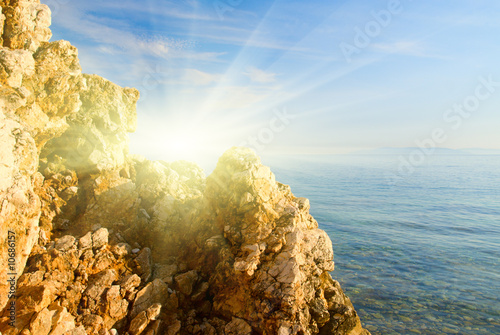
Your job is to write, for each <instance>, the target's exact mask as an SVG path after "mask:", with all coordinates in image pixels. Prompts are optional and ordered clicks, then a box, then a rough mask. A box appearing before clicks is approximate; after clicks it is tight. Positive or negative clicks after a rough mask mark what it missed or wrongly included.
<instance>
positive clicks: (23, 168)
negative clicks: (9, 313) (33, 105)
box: [0, 109, 41, 309]
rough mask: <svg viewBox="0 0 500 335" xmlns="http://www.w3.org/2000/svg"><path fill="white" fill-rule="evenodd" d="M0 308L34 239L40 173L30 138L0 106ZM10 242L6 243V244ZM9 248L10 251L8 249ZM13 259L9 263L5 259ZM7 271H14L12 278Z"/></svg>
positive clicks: (38, 210)
mask: <svg viewBox="0 0 500 335" xmlns="http://www.w3.org/2000/svg"><path fill="white" fill-rule="evenodd" d="M0 124H1V125H2V127H1V128H0V143H2V145H0V161H1V162H2V163H1V164H0V222H1V223H2V224H1V225H0V242H1V244H0V267H2V269H4V270H2V271H0V309H3V307H4V306H5V304H6V303H7V292H8V291H9V288H10V285H9V284H8V283H7V279H9V280H14V281H15V280H17V278H18V277H19V276H20V275H21V274H22V272H23V269H24V266H25V264H26V260H27V258H28V256H29V254H30V252H31V249H32V248H33V245H34V244H35V243H36V241H37V240H38V222H39V217H40V213H41V211H40V206H41V204H40V199H39V197H38V196H37V195H36V194H35V188H36V184H37V183H40V182H41V176H40V175H39V174H37V173H36V169H37V166H38V155H37V150H36V146H35V143H34V140H33V138H32V137H31V136H30V134H29V133H28V132H26V131H25V130H24V128H23V127H22V126H21V125H20V124H19V123H18V122H17V121H15V120H13V118H11V117H9V116H7V115H6V114H5V113H4V111H2V110H1V109H0ZM8 242H10V245H9V244H8ZM9 249H10V250H9ZM11 257H12V258H13V260H14V261H13V262H12V261H10V262H9V260H8V259H9V258H11ZM7 273H16V274H17V276H14V277H15V278H11V277H13V276H8V275H7Z"/></svg>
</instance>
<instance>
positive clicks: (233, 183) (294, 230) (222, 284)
mask: <svg viewBox="0 0 500 335" xmlns="http://www.w3.org/2000/svg"><path fill="white" fill-rule="evenodd" d="M205 194H206V197H207V198H208V201H209V202H210V206H211V208H212V210H213V212H214V213H215V222H216V225H217V226H218V227H219V229H220V230H221V232H223V233H224V237H225V238H226V239H227V241H228V242H229V245H228V247H227V250H226V251H225V252H224V256H223V257H222V259H221V262H220V263H219V264H218V265H217V268H216V270H215V271H216V273H217V274H216V275H214V276H212V278H211V281H210V284H211V288H210V290H211V292H212V293H213V294H214V297H213V300H214V309H215V310H217V311H218V312H219V313H221V314H222V315H224V316H225V317H228V318H229V317H237V318H240V319H242V320H245V321H246V322H248V324H250V325H251V326H252V327H254V328H255V329H259V330H261V331H262V332H263V334H316V333H318V331H319V329H320V328H321V327H323V326H324V325H326V324H327V323H328V322H329V321H330V319H331V318H333V316H334V315H336V314H339V313H338V310H337V309H338V307H339V306H337V305H335V306H334V305H333V301H332V299H331V297H328V296H327V295H326V294H325V292H327V291H329V290H331V289H332V281H331V277H330V276H329V274H328V272H329V271H333V268H334V266H333V261H332V260H333V251H332V243H331V241H330V239H329V237H328V235H327V234H326V233H325V232H324V231H323V230H320V229H318V225H317V222H316V221H315V220H314V219H313V218H312V216H311V215H310V214H309V201H308V200H307V199H304V198H295V197H294V196H293V194H292V193H291V191H290V189H289V187H287V186H285V185H282V184H279V183H277V182H276V181H275V178H274V175H273V174H272V173H271V171H270V170H269V168H267V167H265V166H263V165H262V164H261V163H260V160H259V158H258V157H257V156H256V155H255V153H254V152H253V151H251V150H249V149H244V148H233V149H231V150H229V151H228V152H226V153H225V154H224V155H223V156H222V157H221V158H220V160H219V163H218V165H217V167H216V169H215V171H214V172H213V174H212V175H211V176H209V178H208V180H207V189H206V192H205ZM342 303H344V301H343V302H342ZM329 305H330V309H329ZM351 309H352V306H351ZM352 311H353V309H352ZM344 314H345V313H343V314H342V315H344ZM348 319H349V321H350V322H351V325H350V326H351V327H348V328H349V329H347V332H346V333H349V332H350V331H352V330H353V329H354V328H359V329H361V326H360V323H359V318H357V316H356V314H355V313H354V314H351V315H350V316H349V317H348ZM339 323H340V322H339ZM353 333H354V332H353Z"/></svg>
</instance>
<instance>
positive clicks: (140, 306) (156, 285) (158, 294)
mask: <svg viewBox="0 0 500 335" xmlns="http://www.w3.org/2000/svg"><path fill="white" fill-rule="evenodd" d="M168 296H169V293H168V286H167V285H166V284H165V283H164V282H162V281H161V280H159V279H155V280H153V281H152V282H151V283H149V284H147V285H146V286H145V287H144V288H143V289H142V290H140V291H139V292H138V293H137V297H136V298H135V301H134V305H133V306H132V311H131V312H130V315H131V317H132V318H135V317H136V316H137V315H138V314H139V313H141V312H143V311H145V310H146V309H147V308H149V307H150V306H151V305H153V304H156V303H159V304H161V305H165V303H166V302H167V299H168Z"/></svg>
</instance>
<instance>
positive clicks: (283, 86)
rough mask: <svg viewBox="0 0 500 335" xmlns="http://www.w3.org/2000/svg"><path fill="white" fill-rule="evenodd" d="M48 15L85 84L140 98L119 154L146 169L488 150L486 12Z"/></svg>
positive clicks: (466, 6) (78, 5)
mask: <svg viewBox="0 0 500 335" xmlns="http://www.w3.org/2000/svg"><path fill="white" fill-rule="evenodd" d="M42 2H43V0H42ZM48 5H49V6H50V7H51V9H52V11H53V18H52V31H53V40H57V39H66V40H69V41H70V42H71V43H72V44H73V45H75V46H76V47H78V49H79V55H80V62H81V64H82V67H83V70H84V72H86V73H96V74H99V75H101V76H103V77H105V78H107V79H109V80H112V81H113V82H115V83H117V84H119V85H122V86H130V87H136V88H137V89H139V91H140V92H141V100H140V101H139V103H138V129H137V132H136V133H135V134H132V135H131V136H130V137H131V151H132V152H133V153H141V154H143V155H145V156H146V157H148V158H151V159H166V160H174V159H194V160H197V159H200V157H201V156H207V157H217V156H219V155H220V154H221V153H222V152H224V151H225V150H226V149H227V148H229V147H231V146H233V145H241V144H245V145H248V146H252V147H254V148H255V149H256V150H257V151H258V152H259V153H261V154H268V153H271V154H272V153H287V154H288V153H347V152H351V151H356V150H365V149H370V148H377V147H410V146H416V145H417V144H416V143H427V145H431V144H429V143H431V142H433V144H434V145H436V146H441V147H448V148H473V147H482V148H497V149H498V148H500V131H499V126H500V108H499V107H500V66H499V65H500V33H499V32H500V21H499V20H498V18H499V15H500V3H499V2H498V1H493V0H490V1H488V0H476V1H472V0H470V1H466V0H454V1H451V0H442V1H417V0H413V1H411V0H400V1H398V0H390V1H373V0H372V1H317V0H313V1H307V2H306V1H258V0H220V1H197V0H183V1H168V0H162V1H160V0H157V1H152V0H143V1H141V2H139V1H131V0H120V1H115V0H108V1H95V0H86V1H69V0H51V1H50V2H48ZM456 106H458V107H457V108H455V107H456ZM460 106H462V107H460ZM464 106H465V110H464ZM436 129H437V130H438V131H439V130H441V131H442V134H441V135H440V136H438V138H439V140H437V138H434V137H433V134H434V132H435V131H436ZM215 159H216V158H215Z"/></svg>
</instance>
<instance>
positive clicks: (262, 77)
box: [243, 67, 276, 84]
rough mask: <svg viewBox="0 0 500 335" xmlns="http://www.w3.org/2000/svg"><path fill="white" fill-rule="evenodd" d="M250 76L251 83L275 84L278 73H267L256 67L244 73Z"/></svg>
mask: <svg viewBox="0 0 500 335" xmlns="http://www.w3.org/2000/svg"><path fill="white" fill-rule="evenodd" d="M243 74H244V75H245V76H248V77H249V78H250V80H251V81H253V82H255V83H260V84H266V83H273V82H275V81H276V73H271V72H266V71H263V70H260V69H257V68H256V67H249V68H248V69H247V72H244V73H243Z"/></svg>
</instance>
